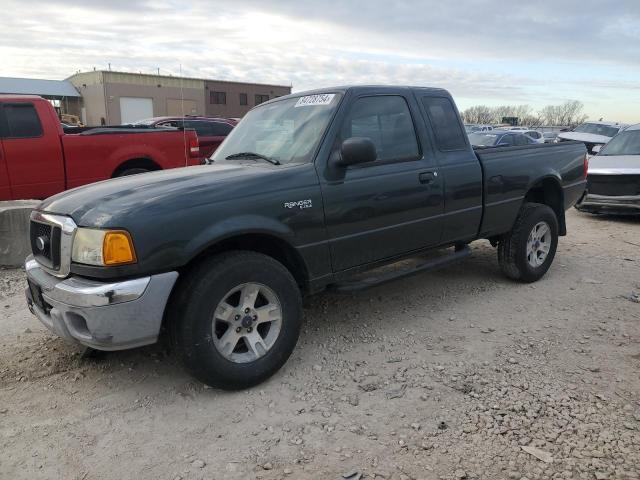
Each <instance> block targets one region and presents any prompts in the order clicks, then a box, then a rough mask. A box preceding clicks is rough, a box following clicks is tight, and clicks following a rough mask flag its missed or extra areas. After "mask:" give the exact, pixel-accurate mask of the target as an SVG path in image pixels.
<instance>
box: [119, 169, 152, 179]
mask: <svg viewBox="0 0 640 480" xmlns="http://www.w3.org/2000/svg"><path fill="white" fill-rule="evenodd" d="M148 171H149V170H147V169H146V168H128V169H126V170H123V171H122V172H119V173H117V174H116V175H115V177H127V176H129V175H138V174H139V173H147V172H148Z"/></svg>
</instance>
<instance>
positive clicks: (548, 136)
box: [542, 132, 558, 143]
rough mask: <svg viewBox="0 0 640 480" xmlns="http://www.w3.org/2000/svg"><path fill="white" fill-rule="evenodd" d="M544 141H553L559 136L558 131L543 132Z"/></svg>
mask: <svg viewBox="0 0 640 480" xmlns="http://www.w3.org/2000/svg"><path fill="white" fill-rule="evenodd" d="M542 136H543V137H544V143H553V142H555V141H556V138H558V132H543V133H542Z"/></svg>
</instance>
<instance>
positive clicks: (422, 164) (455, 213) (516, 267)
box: [26, 86, 587, 389]
mask: <svg viewBox="0 0 640 480" xmlns="http://www.w3.org/2000/svg"><path fill="white" fill-rule="evenodd" d="M211 160H212V163H211V164H210V165H203V166H196V167H191V168H183V169H175V170H165V171H160V172H152V173H149V174H145V175H137V176H129V177H124V178H118V179H114V180H108V181H105V182H100V183H98V184H95V185H90V186H86V187H80V188H76V189H74V190H72V191H69V192H66V193H62V194H59V195H56V196H53V197H51V198H49V199H47V200H45V201H44V202H42V204H40V206H39V207H38V208H37V209H36V210H35V211H34V212H33V214H32V216H31V245H32V250H33V255H31V256H30V257H28V258H27V260H26V272H27V276H28V281H29V288H28V289H27V292H26V295H27V302H28V305H29V307H30V309H31V311H32V312H33V313H34V314H35V315H36V316H37V317H38V318H39V319H40V321H42V323H44V324H45V325H46V326H47V327H48V328H49V329H50V330H52V331H53V332H55V333H57V334H58V335H60V336H62V337H65V338H68V339H71V340H74V341H76V342H78V343H80V344H83V345H86V346H88V347H92V348H94V349H100V350H119V349H126V348H131V347H137V346H140V345H147V344H151V343H154V342H156V341H157V340H158V337H159V335H160V334H161V332H166V334H168V335H169V337H170V339H171V342H172V345H173V347H172V350H173V351H174V352H176V354H177V355H178V356H179V357H180V358H181V360H182V361H183V363H184V365H185V366H186V369H187V370H188V371H189V372H191V374H193V375H194V376H195V377H196V378H198V379H200V380H201V381H202V382H204V383H207V384H209V385H212V386H215V387H219V388H223V389H240V388H246V387H249V386H252V385H256V384H258V383H260V382H262V381H264V380H265V379H267V378H268V377H269V376H271V375H273V374H274V373H275V372H276V371H277V370H278V369H279V368H280V367H281V366H282V365H283V364H284V363H285V362H286V361H287V359H288V358H289V356H290V354H291V352H292V351H293V349H294V347H295V345H296V341H297V339H298V335H299V332H300V327H301V325H302V316H303V308H302V298H303V296H305V295H311V294H314V293H317V292H320V291H323V290H325V289H333V290H337V291H357V290H363V289H365V288H368V287H373V286H376V285H381V284H383V283H384V282H387V281H390V280H393V279H395V278H398V277H402V276H406V275H409V274H416V273H418V272H421V271H426V270H431V269H434V268H436V267H443V266H444V265H447V264H449V263H452V262H454V261H459V260H461V259H463V258H464V257H466V256H467V255H469V254H470V248H469V246H468V244H469V243H471V242H473V241H475V240H479V239H488V240H489V241H490V242H491V244H492V245H494V246H496V247H497V252H498V255H497V257H498V263H499V264H500V267H501V269H502V271H503V272H504V274H505V275H506V276H507V277H508V278H510V279H513V280H516V281H520V282H534V281H536V280H538V279H540V278H541V277H542V276H543V275H544V274H545V273H546V272H547V270H548V269H549V267H550V266H551V263H552V262H553V258H554V256H555V254H556V248H557V245H558V236H559V235H565V234H566V223H565V210H566V209H568V208H570V207H571V206H573V205H574V203H575V202H576V200H577V199H578V198H579V197H580V196H581V195H582V193H583V191H584V189H585V179H586V172H587V163H586V149H585V147H584V144H582V143H578V142H562V143H558V144H546V145H545V144H536V145H527V146H519V147H498V148H486V149H482V150H478V151H477V152H476V151H474V150H473V149H472V147H471V145H469V142H468V140H467V136H466V134H465V130H464V127H463V124H462V122H461V121H460V116H459V114H458V111H457V109H456V107H455V104H454V102H453V100H452V98H451V96H450V95H449V93H448V92H447V91H445V90H441V89H433V88H413V87H376V86H351V87H341V88H328V89H323V90H317V91H311V92H304V93H297V94H293V95H288V96H285V97H280V98H277V99H273V100H271V101H269V102H266V103H263V104H261V105H259V106H256V107H255V108H253V109H252V110H251V111H250V112H249V113H248V114H247V115H246V116H245V117H244V118H243V119H242V121H241V122H240V123H239V124H238V126H236V128H234V130H233V131H232V132H231V134H230V135H229V136H228V137H227V139H226V140H225V141H224V142H223V144H222V145H221V146H220V148H218V150H216V152H215V154H214V155H213V157H212V158H211ZM432 251H433V252H432ZM430 252H431V253H430ZM427 254H428V255H427ZM400 260H403V262H399V261H400ZM406 264H410V267H403V268H394V265H395V266H399V265H406ZM383 266H384V268H380V267H383Z"/></svg>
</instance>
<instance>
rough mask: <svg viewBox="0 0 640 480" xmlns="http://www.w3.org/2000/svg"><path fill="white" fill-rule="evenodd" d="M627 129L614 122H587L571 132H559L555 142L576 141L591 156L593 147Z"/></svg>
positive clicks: (602, 143) (625, 126)
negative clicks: (580, 143)
mask: <svg viewBox="0 0 640 480" xmlns="http://www.w3.org/2000/svg"><path fill="white" fill-rule="evenodd" d="M627 127H628V125H625V124H623V123H616V122H587V123H583V124H582V125H578V126H577V127H576V128H574V129H573V131H571V132H560V133H559V134H558V137H557V138H556V140H555V141H556V142H562V141H564V140H577V141H579V142H583V143H584V144H585V146H586V147H587V152H589V153H590V154H593V153H595V152H594V151H593V147H595V146H596V145H604V144H606V143H607V142H608V141H609V140H611V139H612V138H613V137H615V136H616V135H617V134H618V133H620V132H621V131H622V130H624V129H625V128H627Z"/></svg>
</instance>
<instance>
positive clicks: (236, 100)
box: [204, 80, 291, 118]
mask: <svg viewBox="0 0 640 480" xmlns="http://www.w3.org/2000/svg"><path fill="white" fill-rule="evenodd" d="M204 89H205V91H206V96H205V102H206V107H205V112H206V115H208V116H213V117H228V118H235V117H242V116H243V115H244V114H245V113H247V112H248V111H249V110H251V109H252V108H253V107H255V106H256V105H260V104H261V103H263V102H266V101H267V100H270V99H272V98H277V97H282V96H283V95H289V94H290V93H291V87H285V86H282V85H264V84H260V83H240V82H224V81H220V80H205V82H204Z"/></svg>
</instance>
